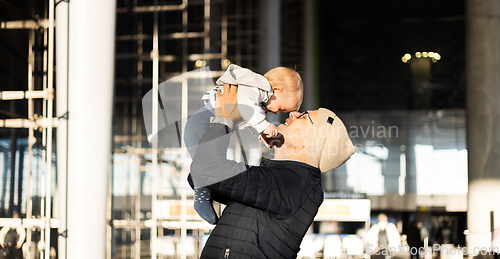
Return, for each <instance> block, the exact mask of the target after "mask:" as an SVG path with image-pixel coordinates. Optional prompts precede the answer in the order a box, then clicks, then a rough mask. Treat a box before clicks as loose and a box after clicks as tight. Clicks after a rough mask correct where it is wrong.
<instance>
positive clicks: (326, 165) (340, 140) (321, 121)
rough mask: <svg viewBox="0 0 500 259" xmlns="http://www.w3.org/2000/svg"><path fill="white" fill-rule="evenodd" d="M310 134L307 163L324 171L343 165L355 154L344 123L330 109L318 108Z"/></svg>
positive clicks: (307, 146) (307, 145)
mask: <svg viewBox="0 0 500 259" xmlns="http://www.w3.org/2000/svg"><path fill="white" fill-rule="evenodd" d="M309 136H310V138H309V141H308V143H307V144H306V164H309V165H311V166H314V167H317V168H319V170H320V171H321V172H322V173H325V172H328V171H330V170H332V169H335V168H337V167H339V166H341V165H343V164H344V163H345V162H346V161H347V160H348V159H349V157H351V155H352V154H354V146H353V145H352V142H351V139H350V138H349V134H348V133H347V129H346V127H345V126H344V123H342V121H341V120H340V118H339V117H337V115H336V114H335V113H333V112H332V111H330V110H328V109H324V108H320V109H319V110H318V113H317V116H316V119H315V120H314V126H313V129H312V131H311V133H310V134H309Z"/></svg>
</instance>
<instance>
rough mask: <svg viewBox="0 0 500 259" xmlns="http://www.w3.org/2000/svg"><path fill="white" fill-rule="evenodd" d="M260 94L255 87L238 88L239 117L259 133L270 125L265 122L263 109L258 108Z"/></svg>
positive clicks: (240, 86) (260, 99)
mask: <svg viewBox="0 0 500 259" xmlns="http://www.w3.org/2000/svg"><path fill="white" fill-rule="evenodd" d="M262 94H264V93H263V92H262V91H261V90H259V89H258V88H257V87H248V86H244V85H239V86H238V110H239V111H240V114H241V117H242V118H243V120H245V121H246V122H247V123H248V124H249V125H250V126H252V127H253V128H254V129H255V130H257V132H259V133H262V132H264V131H265V130H266V129H267V128H269V125H271V123H269V122H268V121H266V114H265V112H264V109H263V108H262V107H260V102H261V101H262V96H261V95H262Z"/></svg>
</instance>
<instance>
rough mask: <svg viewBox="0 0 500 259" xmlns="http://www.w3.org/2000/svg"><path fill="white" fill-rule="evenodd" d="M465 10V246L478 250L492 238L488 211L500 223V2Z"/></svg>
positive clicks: (473, 2) (479, 0)
mask: <svg viewBox="0 0 500 259" xmlns="http://www.w3.org/2000/svg"><path fill="white" fill-rule="evenodd" d="M465 10H466V20H465V32H466V34H465V38H466V45H465V59H466V60H467V62H465V66H466V67H465V71H466V77H465V78H466V96H467V105H466V106H467V111H466V112H467V152H468V173H469V195H468V199H469V200H468V210H467V226H468V228H469V231H470V232H469V235H467V246H468V249H469V251H471V250H472V249H475V248H478V250H477V251H475V252H476V253H477V252H479V251H480V250H479V249H480V248H482V247H486V248H489V247H490V244H491V228H490V211H492V210H493V211H495V216H496V219H497V220H496V221H495V225H496V227H499V226H500V222H499V220H498V215H499V214H500V203H499V202H498V197H500V173H499V172H500V159H498V158H499V157H500V147H499V145H498V144H499V143H500V134H499V132H500V119H499V118H500V102H498V99H499V98H500V88H499V87H498V86H499V85H500V73H498V71H499V69H500V2H499V1H497V0H467V1H466V8H465Z"/></svg>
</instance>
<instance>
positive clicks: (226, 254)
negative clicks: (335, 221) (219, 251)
mask: <svg viewBox="0 0 500 259" xmlns="http://www.w3.org/2000/svg"><path fill="white" fill-rule="evenodd" d="M224 258H225V259H227V258H229V248H226V252H225V253H224Z"/></svg>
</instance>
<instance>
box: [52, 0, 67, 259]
mask: <svg viewBox="0 0 500 259" xmlns="http://www.w3.org/2000/svg"><path fill="white" fill-rule="evenodd" d="M68 8H69V5H68V3H67V2H64V1H63V2H60V3H59V4H58V5H57V7H56V46H57V48H56V66H57V71H56V92H55V93H56V104H57V105H56V108H57V110H56V116H58V117H59V116H62V115H63V114H64V113H66V112H67V110H68V96H67V94H68V36H69V35H68V22H69V21H68ZM67 130H68V123H67V121H66V120H64V119H62V120H59V121H58V125H57V148H56V150H57V193H56V194H55V195H56V197H55V199H54V200H57V204H58V207H59V210H58V211H55V210H54V212H55V213H54V214H55V215H57V218H58V219H59V230H58V232H59V233H62V232H64V231H65V230H66V227H67V226H66V198H67V197H66V195H67V193H66V179H67V178H66V174H67V161H68V150H67V143H68V142H67V137H68V131H67ZM54 209H55V208H54ZM58 250H59V251H58V253H57V254H58V255H59V258H60V259H66V258H67V257H66V238H64V237H63V236H59V237H58Z"/></svg>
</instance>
